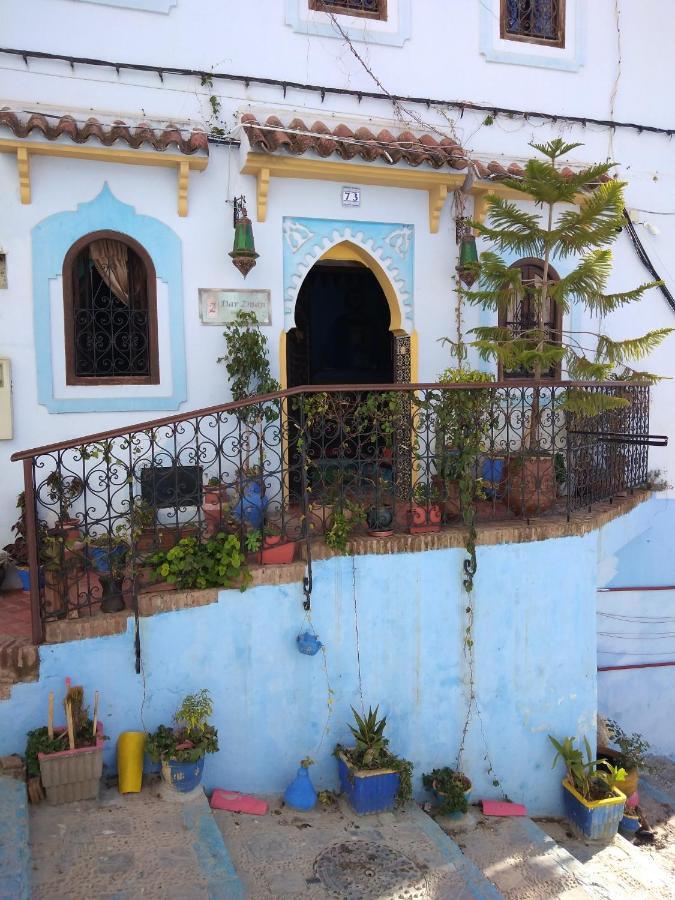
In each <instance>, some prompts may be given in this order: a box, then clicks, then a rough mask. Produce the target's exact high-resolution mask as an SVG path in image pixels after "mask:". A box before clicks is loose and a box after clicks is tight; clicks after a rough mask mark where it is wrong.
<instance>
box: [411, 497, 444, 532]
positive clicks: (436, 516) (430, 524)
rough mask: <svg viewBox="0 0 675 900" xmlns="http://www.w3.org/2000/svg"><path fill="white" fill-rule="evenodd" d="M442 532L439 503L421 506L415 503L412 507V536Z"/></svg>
mask: <svg viewBox="0 0 675 900" xmlns="http://www.w3.org/2000/svg"><path fill="white" fill-rule="evenodd" d="M440 530H441V507H440V504H438V503H432V504H431V505H430V506H420V505H418V504H417V503H413V504H412V505H411V507H410V526H409V531H410V534H429V533H431V532H434V531H440Z"/></svg>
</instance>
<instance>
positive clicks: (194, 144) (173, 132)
mask: <svg viewBox="0 0 675 900" xmlns="http://www.w3.org/2000/svg"><path fill="white" fill-rule="evenodd" d="M0 125H4V126H6V127H7V128H9V129H10V130H11V131H12V132H13V133H14V135H15V136H16V137H18V138H26V137H28V136H29V135H30V134H31V133H32V132H34V131H37V132H40V133H41V134H42V135H43V137H46V138H47V140H49V141H55V140H56V139H57V138H59V137H61V136H65V137H69V138H70V139H71V141H74V142H75V143H76V144H84V143H86V142H87V141H89V140H90V139H92V138H94V139H96V140H97V141H99V142H100V143H101V144H103V145H104V146H105V147H110V146H111V145H112V144H114V143H115V141H121V142H122V143H125V144H128V145H129V146H130V147H132V148H133V149H135V150H136V149H138V148H139V147H143V146H148V147H152V148H153V149H154V150H159V151H163V150H169V149H171V148H175V149H176V150H178V151H179V152H180V153H185V154H188V155H189V154H192V153H197V152H202V153H208V152H209V143H208V135H207V134H206V132H204V131H200V130H192V131H184V130H181V129H180V128H179V127H178V125H175V124H174V123H169V124H167V125H166V126H165V127H163V128H154V127H153V126H152V125H149V124H148V123H147V122H140V123H139V124H137V125H128V124H127V123H126V122H122V121H120V120H116V121H114V122H113V123H112V124H104V123H102V122H99V120H98V119H94V118H90V119H87V121H86V122H84V123H81V122H77V120H76V119H74V118H73V117H72V116H68V115H64V116H60V117H52V116H49V117H48V116H45V115H43V114H41V113H30V114H29V113H21V112H17V111H16V110H12V109H9V108H8V107H3V108H2V109H0Z"/></svg>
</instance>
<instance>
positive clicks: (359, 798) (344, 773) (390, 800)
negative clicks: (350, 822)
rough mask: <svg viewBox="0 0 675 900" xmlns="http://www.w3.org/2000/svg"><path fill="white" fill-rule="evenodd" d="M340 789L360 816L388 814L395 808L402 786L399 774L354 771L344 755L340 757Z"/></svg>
mask: <svg viewBox="0 0 675 900" xmlns="http://www.w3.org/2000/svg"><path fill="white" fill-rule="evenodd" d="M337 761H338V773H339V775H340V788H341V790H342V793H343V794H344V795H345V797H346V798H347V800H348V802H349V805H350V806H351V808H352V809H353V810H354V812H355V813H356V814H357V815H358V816H365V815H368V814H369V813H379V812H387V811H389V810H391V809H393V808H394V803H395V802H396V794H397V793H398V788H399V784H400V781H401V779H400V776H399V774H398V772H393V771H390V770H388V769H377V770H374V771H367V770H359V769H354V768H353V766H351V765H349V764H348V763H347V761H346V760H345V758H344V757H343V756H342V754H340V755H338V758H337Z"/></svg>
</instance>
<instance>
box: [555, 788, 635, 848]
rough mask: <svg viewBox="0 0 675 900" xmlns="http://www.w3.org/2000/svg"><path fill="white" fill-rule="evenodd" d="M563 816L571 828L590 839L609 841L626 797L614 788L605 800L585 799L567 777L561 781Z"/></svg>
mask: <svg viewBox="0 0 675 900" xmlns="http://www.w3.org/2000/svg"><path fill="white" fill-rule="evenodd" d="M563 798H564V806H565V816H566V817H567V820H568V822H569V823H570V824H571V825H572V826H573V829H574V830H576V831H578V832H581V833H582V834H583V836H584V837H586V838H589V839H590V840H592V841H611V840H612V838H613V837H614V836H615V835H616V832H617V830H618V828H619V822H620V821H621V819H622V818H623V809H624V805H625V803H626V797H625V795H624V794H622V793H621V791H619V790H617V789H616V788H615V789H614V793H613V796H612V797H608V798H607V799H606V800H593V801H589V800H585V799H584V798H583V797H582V796H581V794H579V793H577V791H575V789H574V788H573V787H572V785H571V784H570V783H569V782H568V780H567V779H565V780H564V781H563Z"/></svg>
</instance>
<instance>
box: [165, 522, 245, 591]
mask: <svg viewBox="0 0 675 900" xmlns="http://www.w3.org/2000/svg"><path fill="white" fill-rule="evenodd" d="M245 560H246V557H245V555H244V553H243V552H242V550H241V544H240V542H239V538H238V537H236V535H234V534H223V533H222V532H221V533H219V534H216V535H214V536H213V537H211V538H209V539H208V540H207V541H204V542H200V541H198V540H197V538H196V537H185V538H182V539H181V540H180V541H178V543H177V544H176V546H175V547H172V548H171V549H170V550H160V551H159V552H158V553H155V554H153V555H152V556H151V557H150V559H149V563H150V565H152V566H154V575H155V578H157V579H158V580H162V581H168V583H169V584H175V585H176V587H178V588H184V589H190V588H198V589H201V588H209V587H229V586H231V585H233V584H238V585H239V587H240V589H241V590H242V591H244V590H246V588H247V587H248V585H249V584H250V581H251V573H250V572H249V570H248V568H247V567H246V564H245Z"/></svg>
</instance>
